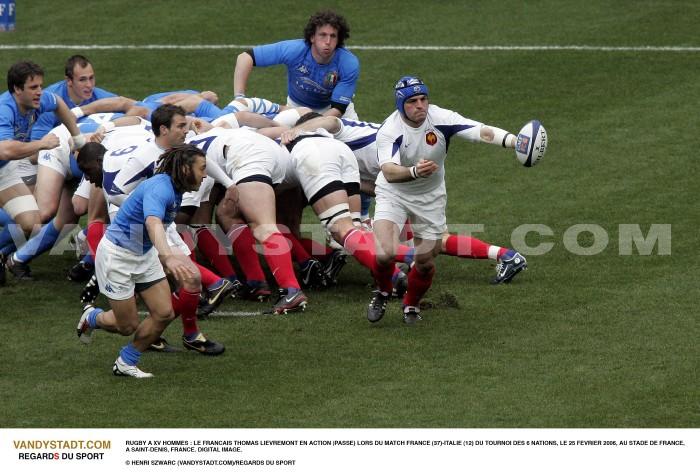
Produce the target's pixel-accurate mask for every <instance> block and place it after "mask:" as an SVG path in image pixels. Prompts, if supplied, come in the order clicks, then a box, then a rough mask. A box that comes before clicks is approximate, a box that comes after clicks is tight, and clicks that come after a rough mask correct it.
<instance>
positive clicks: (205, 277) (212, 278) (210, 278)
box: [194, 261, 221, 287]
mask: <svg viewBox="0 0 700 475" xmlns="http://www.w3.org/2000/svg"><path fill="white" fill-rule="evenodd" d="M194 265H196V266H197V269H199V273H200V274H201V276H202V285H203V286H204V287H209V286H210V285H212V284H215V283H217V282H218V281H220V280H221V277H219V276H218V275H216V274H214V273H213V272H212V271H210V270H209V269H207V268H206V267H204V266H202V265H200V264H198V263H197V262H196V261H195V262H194Z"/></svg>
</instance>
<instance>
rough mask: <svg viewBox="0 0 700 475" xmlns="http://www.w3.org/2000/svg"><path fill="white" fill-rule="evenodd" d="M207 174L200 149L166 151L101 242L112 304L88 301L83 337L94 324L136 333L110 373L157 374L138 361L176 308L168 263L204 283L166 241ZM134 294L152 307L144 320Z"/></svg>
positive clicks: (183, 278)
mask: <svg viewBox="0 0 700 475" xmlns="http://www.w3.org/2000/svg"><path fill="white" fill-rule="evenodd" d="M205 176H206V158H205V156H204V154H202V152H201V151H200V150H199V149H198V148H197V147H195V146H192V145H182V146H177V147H174V148H171V149H169V150H167V151H166V152H165V153H163V154H162V155H161V156H160V158H159V160H158V164H157V167H156V170H155V175H154V176H153V177H151V178H149V179H147V180H145V181H143V182H142V183H141V184H140V185H139V186H138V187H136V189H135V190H134V191H133V192H132V193H131V194H130V195H129V196H128V198H126V200H125V201H124V203H123V204H122V206H121V207H120V208H119V211H118V212H117V214H116V216H115V218H114V220H113V221H112V224H110V226H109V227H108V228H107V232H106V233H105V236H104V238H103V239H102V240H101V241H100V245H99V246H98V248H97V255H96V256H95V273H96V275H97V280H98V283H99V286H100V291H101V292H102V293H103V294H104V295H106V296H107V299H108V300H109V303H110V305H111V307H112V309H111V310H110V311H107V312H105V311H103V310H102V309H99V308H95V307H93V306H91V305H88V306H87V307H86V308H85V310H84V312H83V314H82V316H81V318H80V322H79V324H78V336H79V337H80V339H81V341H82V342H83V343H89V342H90V341H91V337H92V331H93V330H94V329H96V328H101V329H103V330H107V331H108V332H111V333H120V334H122V335H125V336H129V335H132V334H133V335H134V339H133V341H132V342H130V343H129V344H127V345H126V346H124V347H123V348H122V349H121V352H120V353H119V357H118V358H117V360H116V361H115V363H114V366H113V368H112V372H113V373H114V374H115V375H117V376H131V377H134V378H149V377H152V376H153V375H152V374H151V373H145V372H143V371H141V370H140V369H139V368H138V367H137V366H136V365H137V364H138V361H139V358H140V356H141V352H143V351H145V350H146V349H148V347H149V346H150V345H151V344H152V343H154V342H155V341H157V340H158V339H159V337H160V335H161V334H162V333H163V331H164V330H165V328H166V327H167V326H168V324H169V323H170V322H171V321H172V320H173V319H174V318H175V315H176V312H177V308H175V309H173V304H172V303H171V294H170V286H169V285H168V282H167V281H166V280H165V272H164V271H163V267H165V269H167V271H168V272H169V273H171V274H172V275H173V276H174V277H175V278H176V279H177V280H178V281H179V282H182V283H184V285H186V286H188V287H189V288H192V287H196V286H197V284H198V283H199V278H198V272H197V270H196V268H195V267H194V265H193V263H192V262H191V260H190V259H189V258H188V257H187V256H185V255H181V254H178V253H176V252H174V250H173V248H171V246H170V245H169V244H168V240H167V237H166V227H168V226H170V225H171V224H172V223H173V222H174V220H175V216H176V215H177V211H178V209H179V208H180V203H181V201H182V194H183V193H185V192H187V191H194V190H197V189H198V188H199V186H200V185H201V183H202V180H203V179H204V177H205ZM161 262H162V263H163V265H161ZM199 285H201V284H199ZM134 292H138V293H139V295H140V296H141V299H142V300H143V301H144V303H145V304H146V306H147V307H148V311H149V315H148V316H147V317H146V318H145V319H144V320H143V321H139V316H138V311H137V308H136V299H135V296H134ZM190 293H191V294H192V298H195V299H197V298H198V295H199V291H195V292H186V294H190Z"/></svg>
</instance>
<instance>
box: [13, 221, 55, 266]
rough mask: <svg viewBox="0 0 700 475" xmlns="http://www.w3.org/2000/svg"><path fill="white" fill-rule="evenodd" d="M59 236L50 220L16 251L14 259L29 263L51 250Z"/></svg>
mask: <svg viewBox="0 0 700 475" xmlns="http://www.w3.org/2000/svg"><path fill="white" fill-rule="evenodd" d="M60 235H61V231H59V230H58V229H56V226H54V220H53V219H52V220H51V221H49V222H48V223H46V224H45V225H44V226H43V227H42V228H41V231H39V232H38V233H37V235H36V236H34V237H33V238H31V239H30V240H29V241H27V242H26V243H25V244H24V246H22V247H20V248H19V249H17V251H16V252H15V259H17V260H18V261H20V262H30V261H31V260H32V259H34V258H35V257H36V256H38V255H40V254H43V253H44V252H46V251H48V250H49V249H51V248H52V247H53V245H54V244H56V241H57V240H58V237H59V236H60Z"/></svg>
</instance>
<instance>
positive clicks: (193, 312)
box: [173, 288, 199, 336]
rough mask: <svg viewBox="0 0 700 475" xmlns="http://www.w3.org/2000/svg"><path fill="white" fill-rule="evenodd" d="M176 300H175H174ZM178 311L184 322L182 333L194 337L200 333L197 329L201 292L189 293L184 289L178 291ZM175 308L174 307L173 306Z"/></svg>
mask: <svg viewBox="0 0 700 475" xmlns="http://www.w3.org/2000/svg"><path fill="white" fill-rule="evenodd" d="M173 300H175V299H173ZM178 300H179V302H178V310H179V313H180V319H181V320H182V333H183V334H184V335H188V336H189V335H193V334H195V335H196V334H197V333H199V328H198V327H197V305H199V292H189V291H187V290H185V289H184V288H180V290H179V291H178ZM173 307H174V306H173Z"/></svg>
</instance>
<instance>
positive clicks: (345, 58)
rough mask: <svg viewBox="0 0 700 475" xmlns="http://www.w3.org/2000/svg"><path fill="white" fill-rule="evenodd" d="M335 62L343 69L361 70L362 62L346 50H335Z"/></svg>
mask: <svg viewBox="0 0 700 475" xmlns="http://www.w3.org/2000/svg"><path fill="white" fill-rule="evenodd" d="M335 60H336V62H337V63H338V64H339V65H340V66H341V67H343V68H351V69H359V67H360V60H359V59H358V58H357V56H355V55H354V54H353V53H351V52H350V51H348V50H347V49H345V48H338V49H336V50H335Z"/></svg>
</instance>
